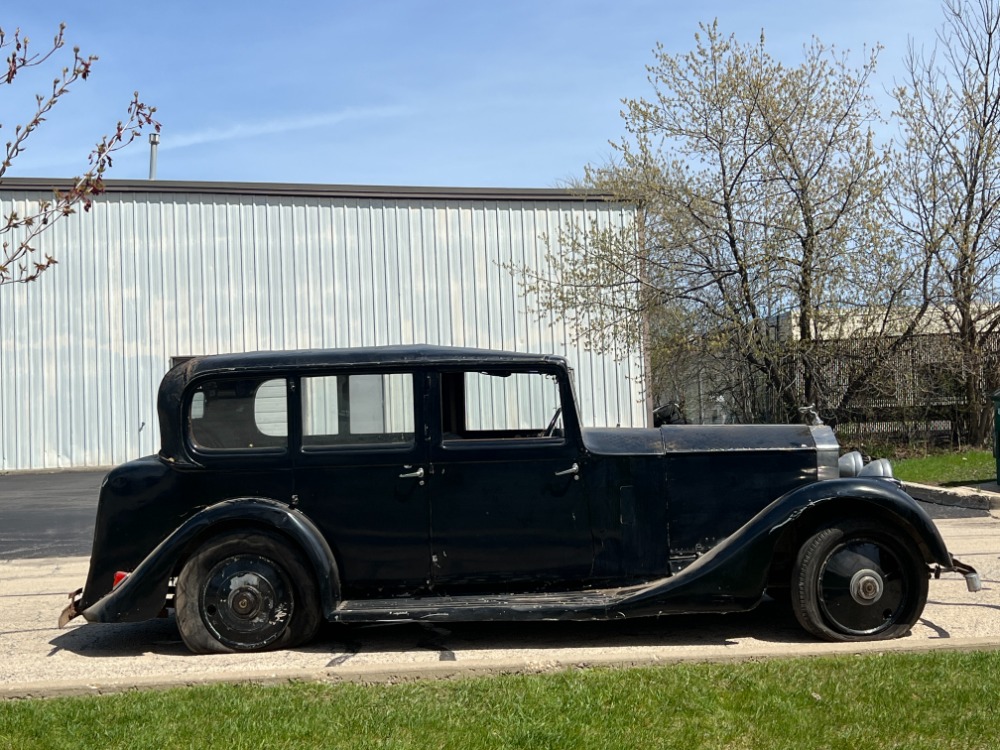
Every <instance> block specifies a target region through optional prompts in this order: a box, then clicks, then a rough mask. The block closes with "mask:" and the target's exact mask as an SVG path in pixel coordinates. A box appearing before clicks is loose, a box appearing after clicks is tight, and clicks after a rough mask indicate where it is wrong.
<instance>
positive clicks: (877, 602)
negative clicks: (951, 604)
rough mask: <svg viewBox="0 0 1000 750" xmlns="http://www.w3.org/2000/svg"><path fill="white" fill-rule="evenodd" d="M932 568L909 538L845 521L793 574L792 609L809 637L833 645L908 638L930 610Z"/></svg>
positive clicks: (820, 537) (806, 549)
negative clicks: (928, 599) (836, 642)
mask: <svg viewBox="0 0 1000 750" xmlns="http://www.w3.org/2000/svg"><path fill="white" fill-rule="evenodd" d="M928 578H929V573H928V568H927V565H926V563H925V562H924V559H923V556H922V555H921V554H920V551H919V550H918V549H917V547H916V545H915V544H914V543H913V541H912V540H911V539H910V538H909V537H907V536H906V535H905V532H903V531H902V530H894V529H892V528H890V527H887V526H885V525H883V524H881V523H878V522H875V521H842V522H840V523H836V524H833V525H831V526H829V527H827V528H824V529H822V530H820V531H819V532H817V533H816V534H814V535H813V536H812V537H810V538H809V539H808V540H807V541H806V543H805V544H803V545H802V547H801V549H800V550H799V554H798V558H797V560H796V563H795V568H794V570H793V572H792V590H791V594H792V608H793V610H794V611H795V617H796V619H798V621H799V623H800V624H801V625H802V627H804V628H805V629H806V630H807V631H809V632H810V633H812V634H813V635H815V636H818V637H820V638H823V639H825V640H829V641H875V640H884V639H889V638H899V637H901V636H904V635H906V634H907V633H908V632H909V631H910V628H912V627H913V625H914V623H916V621H917V620H918V619H919V618H920V615H921V613H922V612H923V611H924V605H925V604H926V603H927V581H928Z"/></svg>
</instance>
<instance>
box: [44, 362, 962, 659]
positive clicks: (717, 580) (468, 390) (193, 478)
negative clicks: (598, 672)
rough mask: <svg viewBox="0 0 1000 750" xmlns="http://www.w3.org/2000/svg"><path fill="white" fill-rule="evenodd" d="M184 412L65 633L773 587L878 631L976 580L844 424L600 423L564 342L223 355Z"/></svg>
mask: <svg viewBox="0 0 1000 750" xmlns="http://www.w3.org/2000/svg"><path fill="white" fill-rule="evenodd" d="M158 411H159V420H160V435H161V442H162V447H161V449H160V452H159V454H158V455H155V456H149V457H146V458H141V459H138V460H135V461H130V462H128V463H126V464H124V465H122V466H120V467H118V468H116V469H114V470H113V471H111V472H110V473H109V474H108V475H107V477H106V478H105V480H104V483H103V485H102V487H101V496H100V504H99V507H98V512H97V525H96V531H95V534H94V545H93V552H92V556H91V561H90V570H89V574H88V576H87V581H86V585H85V586H84V588H83V589H81V590H80V591H78V592H75V594H74V597H73V599H72V601H71V603H70V605H69V607H67V609H66V611H65V612H64V613H63V616H62V618H61V624H65V622H66V621H68V620H69V619H71V618H72V617H74V616H75V615H76V614H78V613H82V614H83V616H84V617H85V618H86V619H87V620H88V621H89V622H132V621H138V620H144V619H147V618H152V617H155V616H157V615H158V614H160V613H161V612H162V611H164V609H165V608H170V607H172V608H173V609H174V610H175V611H176V621H177V625H178V628H179V630H180V633H181V636H182V637H183V639H184V642H185V643H186V644H187V646H188V647H189V648H190V649H191V650H192V651H195V652H225V651H256V650H262V649H276V648H287V647H292V646H296V645H298V644H301V643H304V642H305V641H307V640H309V639H310V638H311V637H312V636H313V635H314V634H315V632H316V630H317V628H318V627H319V625H320V623H321V622H322V621H324V620H326V621H341V622H371V621H391V620H423V621H441V620H542V619H554V620H582V619H601V618H620V617H635V616H656V615H663V614H669V613H680V612H733V611H741V610H749V609H751V608H753V607H755V606H756V605H757V604H758V603H759V602H760V601H761V600H762V598H763V597H764V596H765V593H766V594H769V595H770V596H772V597H774V598H777V599H782V600H788V601H790V602H791V606H792V607H793V609H794V612H795V615H796V616H797V618H798V620H799V621H800V622H801V623H802V625H803V627H805V629H806V630H808V631H809V632H810V633H813V634H814V635H816V636H818V637H820V638H824V639H829V640H836V641H852V640H869V639H880V638H894V637H897V636H901V635H904V634H906V633H907V632H908V630H909V629H910V627H911V626H912V625H913V624H914V623H915V622H916V620H917V618H918V617H919V616H920V614H921V611H922V610H923V607H924V604H925V602H926V599H927V593H928V579H929V576H930V573H931V572H932V571H940V570H945V571H958V572H961V573H963V574H965V575H966V577H967V578H968V579H969V581H970V588H973V587H974V581H975V580H976V577H975V572H974V571H973V570H972V569H971V568H969V567H968V566H965V565H963V564H961V563H959V562H958V561H957V560H955V559H954V558H952V557H951V555H950V554H949V553H948V550H947V549H946V547H945V544H944V542H943V541H942V539H941V536H940V535H939V533H938V531H937V529H936V528H935V527H934V524H933V523H932V522H931V520H930V519H929V518H928V517H927V516H926V514H925V513H924V512H923V511H922V509H921V508H920V507H919V505H917V503H916V502H914V500H913V499H912V498H911V497H909V496H908V495H907V494H906V493H905V492H903V491H902V489H901V488H900V485H899V483H898V482H897V481H895V480H893V479H892V478H891V471H889V470H887V469H888V465H887V463H886V462H872V463H870V464H868V465H867V466H863V465H862V461H861V459H860V456H859V455H857V454H848V455H847V456H845V457H843V458H841V457H840V456H839V452H840V451H839V447H838V444H837V441H836V438H835V437H834V433H833V431H832V430H831V429H830V428H829V427H825V426H807V425H791V426H781V425H768V426H694V425H669V426H663V427H660V428H658V429H583V428H581V424H580V417H579V414H578V412H577V408H576V404H575V402H574V397H573V378H572V371H571V370H570V368H569V367H568V365H567V362H566V360H565V359H563V358H561V357H557V356H540V355H529V354H517V353H508V352H495V351H480V350H472V349H458V348H447V347H434V346H415V347H414V346H410V347H384V348H369V349H350V350H325V351H299V352H257V353H250V354H232V355H219V356H208V357H199V358H195V359H192V360H189V361H187V362H185V363H183V364H181V365H179V366H177V367H175V368H174V369H172V370H171V371H170V372H168V373H167V374H166V376H165V377H164V379H163V383H162V385H161V387H160V393H159V403H158ZM857 474H860V476H856V475H857ZM866 475H870V476H866Z"/></svg>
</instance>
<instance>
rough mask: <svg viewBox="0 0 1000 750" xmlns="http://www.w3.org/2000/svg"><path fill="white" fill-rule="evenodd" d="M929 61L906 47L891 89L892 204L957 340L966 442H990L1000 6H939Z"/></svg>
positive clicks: (998, 231) (976, 0)
mask: <svg viewBox="0 0 1000 750" xmlns="http://www.w3.org/2000/svg"><path fill="white" fill-rule="evenodd" d="M943 9H944V16H945V20H944V24H943V25H942V27H941V28H940V29H939V31H938V33H937V42H936V44H935V46H934V49H933V50H932V51H931V52H930V53H924V52H923V51H919V50H918V49H917V48H916V47H915V45H914V44H913V43H912V42H911V45H910V49H909V54H908V56H907V58H906V67H907V79H908V80H907V81H906V82H905V84H903V85H900V86H898V87H897V89H896V92H895V97H896V102H897V117H898V119H899V123H900V128H901V132H902V140H903V146H904V148H903V150H902V151H901V154H900V158H899V162H898V170H897V178H896V180H895V185H896V187H895V188H894V196H895V198H896V204H897V208H898V217H897V218H898V221H899V224H900V226H901V227H902V228H903V229H904V230H905V233H906V237H907V239H908V242H909V245H910V246H911V247H912V248H913V252H915V253H920V254H923V255H924V256H925V257H926V258H927V260H928V262H929V263H930V267H931V270H932V276H931V283H932V286H931V288H930V292H931V299H932V301H933V303H934V305H935V306H936V310H937V312H938V315H939V316H940V318H941V319H942V320H943V321H944V324H945V326H946V328H947V330H948V331H949V332H950V333H952V334H953V337H954V338H955V340H956V349H957V352H958V356H957V357H955V358H954V362H953V371H952V373H950V375H951V376H953V377H957V378H959V379H960V381H961V383H962V390H963V399H962V400H963V401H964V403H965V406H964V409H963V415H962V419H963V422H964V425H963V426H964V428H965V432H966V434H967V436H968V439H969V441H970V442H972V443H973V444H981V443H983V442H984V441H986V440H987V439H988V438H989V434H990V425H991V417H990V409H989V398H988V396H989V390H990V389H992V388H996V387H997V386H998V385H1000V382H998V375H997V374H996V373H993V372H992V371H991V370H992V369H994V368H995V367H996V361H995V359H994V361H993V362H992V366H991V365H990V361H989V358H988V352H987V344H988V341H989V339H990V338H991V337H993V336H994V335H995V334H996V333H997V330H998V327H1000V288H998V285H997V282H998V271H1000V8H998V5H997V3H996V1H995V0H944V3H943Z"/></svg>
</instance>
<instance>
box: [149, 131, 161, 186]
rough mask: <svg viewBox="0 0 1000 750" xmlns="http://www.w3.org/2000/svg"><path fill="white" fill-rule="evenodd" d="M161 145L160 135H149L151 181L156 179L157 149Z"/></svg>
mask: <svg viewBox="0 0 1000 750" xmlns="http://www.w3.org/2000/svg"><path fill="white" fill-rule="evenodd" d="M159 145H160V134H159V133H150V134H149V179H151V180H155V179H156V147H157V146H159Z"/></svg>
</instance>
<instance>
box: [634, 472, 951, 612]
mask: <svg viewBox="0 0 1000 750" xmlns="http://www.w3.org/2000/svg"><path fill="white" fill-rule="evenodd" d="M837 505H840V506H841V507H842V508H843V510H842V512H843V513H844V514H845V517H856V515H857V514H859V513H864V512H865V511H866V509H867V510H868V511H869V512H871V511H874V512H875V513H876V514H877V515H879V516H881V517H883V518H889V519H892V520H893V521H894V522H896V523H898V524H899V526H900V528H901V529H903V530H904V533H909V534H911V535H912V536H913V537H914V538H915V540H916V541H918V543H919V544H920V546H921V549H922V550H923V552H924V555H925V561H926V562H927V563H929V564H930V563H937V564H938V565H940V566H941V567H942V568H946V569H954V565H953V562H952V558H951V555H950V554H949V553H948V549H947V547H946V546H945V543H944V540H943V539H942V538H941V534H940V533H939V532H938V530H937V528H936V527H935V526H934V522H933V521H931V519H930V517H929V516H928V515H927V513H925V512H924V510H923V508H921V507H920V506H919V505H918V504H917V501H916V500H914V499H913V498H912V497H910V496H909V495H907V494H906V493H905V492H903V490H901V489H900V488H899V487H898V486H896V485H895V484H894V483H892V482H890V481H886V480H883V479H865V478H853V479H832V480H828V481H824V482H816V483H813V484H810V485H806V486H804V487H800V488H798V489H795V490H792V491H791V492H788V493H786V494H784V495H782V496H781V497H779V498H778V499H777V500H775V501H774V502H772V503H771V504H770V505H768V506H767V507H766V508H764V509H763V510H762V511H761V512H760V513H758V514H757V515H756V516H754V517H753V518H752V519H750V520H749V521H748V522H747V523H746V524H744V525H743V526H742V527H741V528H740V529H738V530H737V531H736V532H734V533H733V534H732V535H730V536H729V537H727V538H726V539H725V540H723V541H722V542H721V543H719V544H718V545H716V546H715V547H713V548H712V549H711V550H710V551H709V552H708V553H707V554H705V555H703V556H702V557H699V558H698V559H697V560H695V561H694V562H693V563H692V564H691V565H689V566H688V567H686V568H684V569H683V570H682V571H680V572H679V573H677V574H676V575H674V576H671V577H670V578H666V579H663V580H662V581H659V582H657V583H656V584H654V585H652V586H650V587H648V588H646V589H643V590H640V591H637V592H635V593H634V594H632V595H630V596H629V597H628V598H627V599H626V600H625V601H623V602H622V605H624V606H626V607H629V608H631V609H634V610H636V611H640V612H644V613H647V614H657V613H660V612H663V613H666V612H699V611H700V612H704V611H708V610H718V611H733V610H742V609H750V608H752V607H753V606H755V605H756V604H757V602H759V601H760V598H761V597H762V596H763V594H764V589H765V588H766V586H767V579H768V575H769V573H770V567H771V562H772V561H773V559H774V554H775V549H776V547H777V545H778V542H779V540H780V539H781V537H782V535H783V534H784V532H785V531H786V530H788V529H789V525H794V524H800V523H804V524H809V525H812V524H816V523H820V524H821V523H822V521H823V520H825V519H830V518H834V517H836V516H837V513H838V511H837V507H836V506H837Z"/></svg>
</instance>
